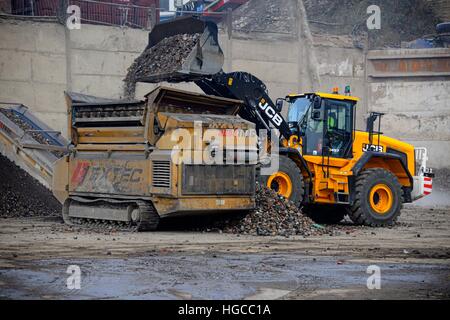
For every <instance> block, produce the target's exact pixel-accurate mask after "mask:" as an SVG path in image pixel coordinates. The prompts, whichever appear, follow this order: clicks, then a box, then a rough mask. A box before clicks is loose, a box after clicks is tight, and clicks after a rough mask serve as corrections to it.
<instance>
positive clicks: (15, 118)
mask: <svg viewBox="0 0 450 320" xmlns="http://www.w3.org/2000/svg"><path fill="white" fill-rule="evenodd" d="M0 112H1V113H3V114H4V115H5V116H6V117H7V118H8V119H9V120H11V121H12V122H14V123H15V124H16V125H17V126H18V127H19V128H20V129H22V130H23V131H27V134H28V135H30V136H31V137H32V138H33V139H34V140H36V141H37V142H39V143H40V144H45V145H53V143H52V142H51V141H50V140H48V139H47V138H46V137H45V136H44V135H43V134H42V133H41V132H38V131H33V130H35V129H36V128H34V127H33V126H32V125H31V124H30V123H28V122H26V121H24V120H23V119H22V118H21V117H20V116H19V115H17V113H15V112H13V111H12V110H8V109H3V108H0ZM50 152H51V153H53V154H54V155H55V156H56V157H58V158H61V157H62V156H63V155H64V153H63V152H60V151H50Z"/></svg>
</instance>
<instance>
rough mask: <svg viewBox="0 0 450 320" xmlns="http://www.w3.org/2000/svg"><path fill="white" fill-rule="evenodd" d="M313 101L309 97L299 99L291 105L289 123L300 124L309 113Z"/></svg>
mask: <svg viewBox="0 0 450 320" xmlns="http://www.w3.org/2000/svg"><path fill="white" fill-rule="evenodd" d="M310 104H311V101H310V100H309V99H308V98H307V97H303V98H297V99H295V100H292V101H291V102H290V103H289V110H288V117H287V121H288V122H298V121H300V120H301V119H302V118H303V116H304V115H305V113H306V112H307V111H308V107H309V105H310Z"/></svg>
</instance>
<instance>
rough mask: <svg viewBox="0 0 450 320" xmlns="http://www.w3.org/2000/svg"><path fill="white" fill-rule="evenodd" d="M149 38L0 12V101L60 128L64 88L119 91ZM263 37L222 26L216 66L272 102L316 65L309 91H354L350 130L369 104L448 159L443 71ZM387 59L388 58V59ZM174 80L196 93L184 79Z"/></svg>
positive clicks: (296, 88) (305, 80) (401, 134)
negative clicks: (308, 55) (243, 78)
mask: <svg viewBox="0 0 450 320" xmlns="http://www.w3.org/2000/svg"><path fill="white" fill-rule="evenodd" d="M147 37H148V32H147V31H144V30H136V29H129V28H119V27H106V26H94V25H86V24H85V25H82V29H81V30H72V31H69V30H67V29H66V28H64V27H63V26H62V25H60V24H57V23H56V22H33V21H29V20H25V21H22V20H11V19H0V101H4V102H19V103H23V104H25V105H27V106H29V107H31V109H32V110H33V111H34V112H35V113H36V114H37V116H39V117H40V118H41V119H43V120H44V121H45V122H46V123H48V124H49V125H50V126H51V127H53V128H55V129H58V130H61V131H62V132H63V133H64V134H65V132H66V106H65V101H64V94H63V92H64V91H65V90H69V91H76V92H81V93H86V94H91V95H97V96H103V97H111V98H120V97H121V96H122V93H123V82H122V80H123V78H124V77H125V74H126V71H127V68H128V67H129V66H130V65H131V63H132V61H133V60H134V59H135V58H136V57H137V56H138V55H139V54H140V53H141V52H142V51H143V50H144V48H145V46H146V44H147ZM267 37H268V36H267V35H266V36H265V35H261V34H259V35H252V34H246V35H240V34H233V38H232V39H229V38H228V36H227V34H226V33H225V32H221V34H220V42H221V46H222V48H223V50H224V53H225V56H226V61H225V65H224V70H225V71H247V72H250V73H253V74H254V75H256V76H257V77H258V78H260V79H261V80H263V81H264V82H265V83H266V84H267V86H268V90H269V95H270V96H271V97H272V98H273V99H274V100H275V99H276V98H278V97H284V96H285V95H286V94H289V93H293V92H303V91H304V90H310V88H309V87H310V84H311V83H313V82H312V79H311V75H310V73H311V70H312V68H314V70H315V71H317V74H318V76H319V78H320V79H319V85H318V86H319V88H316V90H320V91H325V92H329V91H330V90H331V88H333V87H335V86H338V87H340V88H341V90H343V88H344V87H345V86H346V85H351V87H352V94H353V95H355V96H358V97H360V98H361V101H360V102H359V104H358V109H357V127H358V128H364V118H365V115H366V113H367V111H370V110H376V111H382V112H386V113H389V115H387V116H386V117H385V118H384V125H383V129H384V131H385V132H386V133H387V134H389V135H391V136H393V137H395V138H400V139H405V140H408V141H410V142H412V143H414V144H415V145H418V146H426V147H429V148H430V151H431V159H430V163H431V165H433V166H435V167H449V166H450V165H449V164H450V130H449V124H450V123H449V121H450V120H449V118H450V114H449V112H450V111H449V110H450V109H449V105H448V104H449V92H450V90H449V89H450V84H449V81H448V80H449V79H448V76H446V74H445V73H444V74H440V76H439V77H436V76H435V75H433V74H429V73H423V72H422V73H421V74H415V75H414V74H412V75H410V74H406V75H401V77H398V74H397V75H393V74H390V75H382V76H381V77H379V76H377V74H376V73H377V72H378V71H379V70H378V69H377V68H378V67H379V65H377V66H375V67H374V65H373V61H372V60H370V59H369V60H368V61H369V62H368V64H369V65H368V67H367V68H366V55H365V54H364V52H363V51H362V50H359V49H355V48H352V47H351V45H333V44H327V43H323V42H320V41H318V42H316V41H315V46H314V48H305V47H304V43H303V42H301V41H298V40H297V38H294V36H292V37H291V38H289V37H287V36H286V35H285V34H283V35H282V36H280V37H279V38H277V37H276V35H273V34H271V35H270V39H268V38H267ZM305 50H313V51H312V52H313V54H314V55H315V57H316V59H314V60H315V63H316V64H317V65H310V64H308V62H307V61H306V59H305ZM422 52H424V51H422ZM380 54H381V55H383V54H385V55H390V56H394V57H395V56H398V57H400V58H399V59H402V55H404V54H410V53H405V52H404V51H402V52H396V51H395V52H393V51H390V50H389V51H382V52H371V53H369V55H368V57H369V58H370V57H373V56H377V55H378V56H379V55H380ZM428 54H429V55H426V57H425V58H426V59H428V57H431V58H430V59H431V60H433V59H438V60H437V61H438V62H437V64H436V63H435V64H433V63H434V62H427V61H426V59H425V60H423V59H422V60H420V61H421V62H420V64H419V67H420V68H424V67H426V66H428V65H431V66H432V67H433V68H434V67H436V66H438V68H441V67H439V66H441V64H442V61H443V60H442V55H444V56H446V55H447V54H449V51H448V49H447V51H446V50H444V51H442V50H441V51H440V52H439V55H440V57H433V54H434V53H428ZM430 55H431V56H430ZM403 58H405V57H404V56H403ZM405 59H406V60H408V59H411V58H405ZM431 60H430V61H431ZM433 61H434V60H433ZM435 62H436V61H435ZM390 63H393V65H395V61H394V62H392V61H391V62H390ZM430 63H431V64H430ZM439 63H441V64H439ZM381 65H382V64H381ZM413 65H414V64H413ZM443 65H444V69H445V68H447V67H448V63H447V62H445V63H444V64H443ZM446 70H447V69H446ZM422 71H423V70H422ZM425 71H426V70H425ZM431 71H432V72H435V71H436V70H434V69H433V70H431ZM366 73H369V74H368V75H366ZM419 75H420V76H419ZM394 76H395V77H394ZM176 86H177V87H179V88H184V89H188V90H193V91H197V92H199V91H200V90H199V88H197V87H196V86H195V85H194V84H192V83H189V84H179V85H176ZM154 87H155V85H149V84H138V86H137V91H136V98H138V99H140V98H142V97H143V96H144V95H145V94H146V93H148V92H149V91H150V90H151V89H153V88H154Z"/></svg>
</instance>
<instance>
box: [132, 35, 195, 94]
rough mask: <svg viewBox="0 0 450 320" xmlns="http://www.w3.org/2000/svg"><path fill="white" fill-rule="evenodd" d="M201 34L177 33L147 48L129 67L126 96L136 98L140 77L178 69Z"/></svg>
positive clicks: (167, 72) (168, 72)
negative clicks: (137, 83)
mask: <svg viewBox="0 0 450 320" xmlns="http://www.w3.org/2000/svg"><path fill="white" fill-rule="evenodd" d="M200 36H201V34H199V33H197V34H179V35H175V36H173V37H169V38H165V39H163V40H161V41H160V42H159V43H158V44H156V45H155V46H153V47H151V48H149V49H147V50H145V51H144V52H143V53H142V54H141V55H140V56H139V57H138V58H137V59H136V60H135V61H134V62H133V64H132V65H131V66H130V68H128V73H127V76H126V77H125V80H124V82H125V87H124V90H125V92H124V94H125V97H126V98H134V93H135V89H136V82H137V81H138V80H139V78H143V77H150V76H155V75H160V74H170V73H173V72H175V71H177V70H178V69H179V68H180V67H181V65H182V64H183V63H184V61H185V59H186V58H187V57H188V55H189V53H191V51H192V49H193V48H194V46H195V45H196V44H197V42H198V40H199V39H200Z"/></svg>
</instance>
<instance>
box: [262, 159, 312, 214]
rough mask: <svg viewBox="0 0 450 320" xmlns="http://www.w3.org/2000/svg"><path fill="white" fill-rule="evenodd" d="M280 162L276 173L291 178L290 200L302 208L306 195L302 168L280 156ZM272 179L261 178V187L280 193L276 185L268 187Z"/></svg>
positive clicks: (267, 177) (268, 177)
mask: <svg viewBox="0 0 450 320" xmlns="http://www.w3.org/2000/svg"><path fill="white" fill-rule="evenodd" d="M279 160H280V162H279V164H280V167H279V169H278V171H277V172H276V173H279V172H281V173H284V174H286V175H288V176H289V179H290V182H291V184H292V192H291V195H290V196H289V197H288V199H289V200H291V201H292V202H293V203H294V204H295V205H296V206H300V204H301V203H302V201H303V195H304V184H303V176H302V172H301V171H300V168H299V167H298V166H297V164H296V163H295V162H294V161H293V160H291V159H290V158H289V157H287V156H280V158H279ZM276 173H274V174H276ZM270 178H271V176H259V178H258V181H259V183H260V184H261V185H263V186H266V187H269V188H271V189H274V190H275V191H278V190H277V189H276V187H275V186H274V183H272V184H271V186H269V185H268V182H269V180H270Z"/></svg>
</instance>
